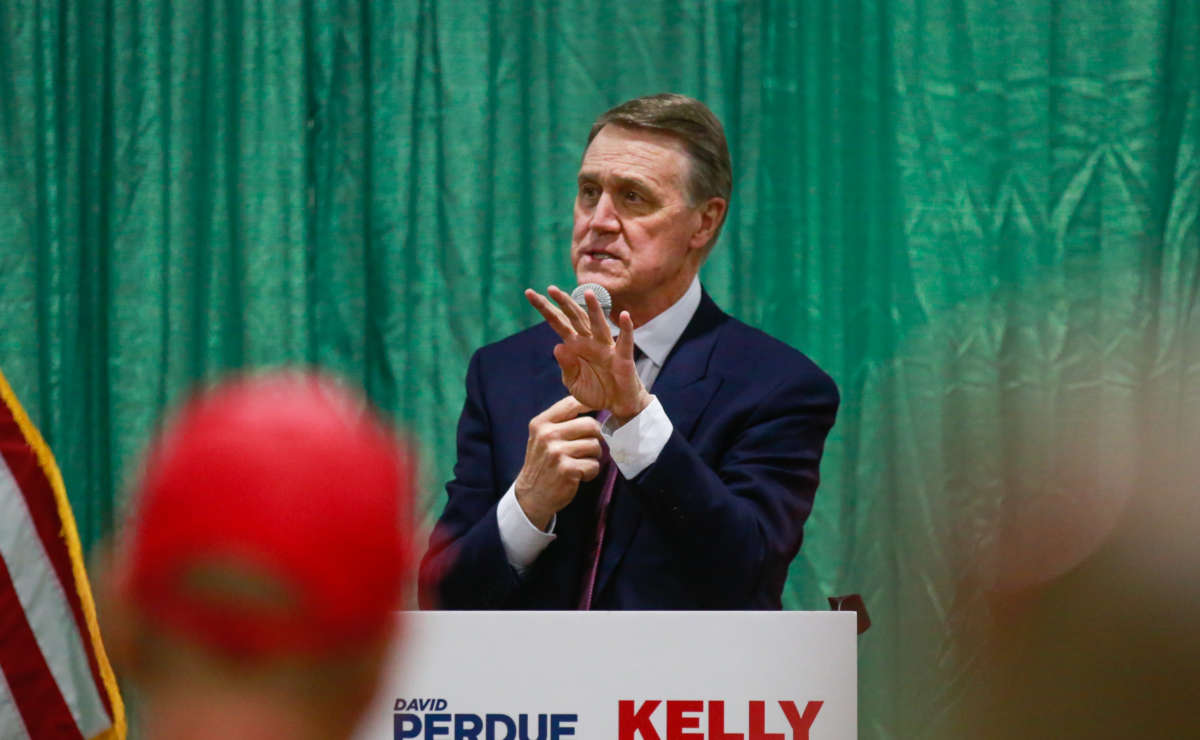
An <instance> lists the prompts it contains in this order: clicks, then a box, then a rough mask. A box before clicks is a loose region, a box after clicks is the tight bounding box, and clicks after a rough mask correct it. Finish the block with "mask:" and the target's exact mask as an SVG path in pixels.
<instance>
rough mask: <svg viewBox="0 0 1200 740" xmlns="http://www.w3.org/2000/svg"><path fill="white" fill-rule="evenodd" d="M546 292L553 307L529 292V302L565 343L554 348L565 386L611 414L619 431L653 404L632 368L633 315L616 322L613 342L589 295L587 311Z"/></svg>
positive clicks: (552, 289)
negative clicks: (619, 426)
mask: <svg viewBox="0 0 1200 740" xmlns="http://www.w3.org/2000/svg"><path fill="white" fill-rule="evenodd" d="M546 292H547V293H549V294H550V297H551V298H553V299H554V303H551V302H550V300H549V299H547V298H546V297H545V296H543V295H541V294H540V293H538V292H537V291H534V290H526V291H525V298H526V299H527V300H528V301H529V303H530V305H532V306H533V307H534V308H535V309H537V311H538V313H540V314H541V315H542V316H543V317H544V318H545V319H546V321H547V323H549V324H550V326H551V328H553V329H554V331H555V332H556V333H557V334H558V336H559V337H560V338H561V339H562V344H560V345H558V346H556V347H555V348H554V359H555V360H557V361H558V366H559V368H560V369H561V370H562V381H563V385H564V386H566V388H567V390H568V391H570V393H571V395H572V396H574V397H575V398H576V399H577V400H579V402H580V403H582V404H585V405H586V406H588V407H589V408H593V409H608V410H609V411H610V412H612V415H613V419H614V421H615V422H616V423H617V424H618V425H619V424H624V423H625V422H626V421H628V420H629V419H631V418H633V417H634V416H637V415H638V414H639V413H641V411H642V409H644V408H646V406H647V405H649V403H650V393H649V392H648V391H647V390H646V388H645V386H643V385H642V381H641V380H640V379H639V378H638V375H637V368H636V367H635V365H634V361H633V319H632V318H630V316H629V312H628V311H622V312H621V314H620V316H619V317H618V318H617V327H618V328H619V329H620V335H619V336H618V338H617V339H616V340H615V341H614V340H613V337H612V332H611V330H610V329H609V325H608V321H606V320H605V318H604V311H603V309H601V308H600V302H599V301H598V300H596V296H595V295H594V294H593V293H592V292H591V291H590V290H589V291H587V292H586V293H585V294H584V299H585V300H586V302H587V311H584V310H583V308H581V307H580V306H579V305H578V304H576V303H575V301H573V300H571V296H569V295H567V294H566V293H565V292H563V291H562V290H560V289H558V288H557V287H555V286H553V285H551V286H550V287H549V288H548V289H547V291H546ZM555 303H557V304H558V305H557V306H556V305H555Z"/></svg>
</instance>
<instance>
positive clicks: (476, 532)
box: [420, 293, 838, 609]
mask: <svg viewBox="0 0 1200 740" xmlns="http://www.w3.org/2000/svg"><path fill="white" fill-rule="evenodd" d="M558 342H559V338H558V336H557V335H556V334H555V333H554V331H553V330H552V329H551V328H550V327H549V325H548V324H545V323H542V324H538V325H537V326H534V327H532V328H530V329H526V330H525V331H522V332H519V333H517V334H514V335H512V336H510V337H508V338H507V339H504V340H501V341H499V342H497V343H495V344H491V345H488V346H486V347H484V348H482V349H480V350H479V351H478V352H476V353H475V355H474V356H473V357H472V358H471V363H470V367H469V369H468V371H467V399H466V403H465V405H464V407H463V412H462V417H461V419H460V420H459V426H458V462H457V464H456V465H455V468H454V479H453V480H452V481H450V482H449V483H448V484H447V485H446V490H447V493H448V500H447V503H446V508H445V510H444V511H443V513H442V516H441V518H440V520H439V521H438V523H437V525H436V527H435V528H434V531H433V533H432V535H431V537H430V544H429V550H428V552H427V553H426V555H425V557H424V559H423V561H422V563H421V574H420V602H421V605H422V607H423V608H443V609H574V608H575V607H576V604H577V602H578V599H579V593H580V590H581V589H580V586H581V581H582V574H583V571H584V567H585V554H586V552H587V550H588V548H589V545H590V540H591V537H592V535H593V532H594V530H595V526H596V515H595V508H596V500H597V497H598V494H599V489H600V486H601V479H602V478H603V475H601V476H599V477H597V479H595V480H593V481H591V482H589V483H585V484H583V485H581V486H580V488H579V492H578V493H577V494H576V496H575V499H574V500H573V501H572V502H571V503H570V504H568V505H567V506H566V508H564V509H563V510H562V511H560V512H559V513H558V520H557V524H556V527H555V533H556V534H557V536H558V537H557V539H556V540H554V541H553V542H552V543H551V544H550V545H549V546H548V547H547V548H546V549H545V550H544V551H543V552H542V553H541V555H540V556H539V557H538V559H537V560H536V561H535V562H534V563H533V564H532V565H531V566H530V567H529V568H528V569H527V570H526V571H525V573H524V574H522V575H518V574H517V572H516V571H515V570H514V569H513V568H512V566H510V565H509V563H508V559H507V558H506V556H505V553H504V548H503V545H502V544H501V542H500V532H499V526H498V524H497V519H496V505H497V503H498V502H499V501H500V498H501V497H502V496H503V495H504V493H505V491H507V490H508V487H509V486H510V485H511V484H512V482H513V481H514V480H515V479H516V477H517V473H518V472H519V471H520V469H521V465H522V463H523V461H524V458H525V444H526V440H527V439H528V435H529V421H530V419H532V418H533V417H534V416H535V415H537V414H539V413H541V412H542V411H544V410H545V409H546V408H548V407H549V406H550V405H551V404H553V403H554V402H556V401H558V400H559V399H561V398H563V397H564V396H565V395H566V394H567V392H566V390H565V388H564V387H563V385H562V378H561V374H560V371H559V368H558V365H557V363H556V362H555V360H554V356H553V354H552V350H553V348H554V345H556V344H557V343H558ZM651 392H652V393H654V395H656V396H657V397H658V399H659V401H660V402H661V403H662V405H663V408H664V409H665V411H666V413H667V416H668V418H670V420H671V423H672V425H673V426H674V431H673V432H672V433H671V437H670V440H669V441H668V442H667V445H666V447H665V448H664V449H663V451H662V453H661V454H660V455H659V457H658V459H657V460H656V461H655V462H654V463H653V464H651V465H650V466H649V467H648V468H646V469H645V470H644V471H642V472H641V473H640V474H639V475H637V476H636V477H635V478H633V479H632V480H625V479H624V477H623V476H621V475H618V476H617V486H616V488H615V490H614V493H613V499H612V503H611V506H610V514H609V516H610V518H609V522H608V525H607V530H606V534H605V542H604V548H603V550H602V555H601V561H600V568H599V571H598V575H597V580H596V588H595V592H594V595H593V601H592V604H593V608H596V609H779V608H780V607H781V597H782V592H783V585H784V581H785V579H786V578H787V569H788V565H789V564H790V563H791V561H792V559H793V558H794V557H795V555H796V552H797V551H798V550H799V549H800V541H801V537H802V535H803V525H804V521H805V519H806V518H807V516H808V513H809V511H810V510H811V509H812V503H813V494H814V492H815V491H816V489H817V481H818V467H819V464H820V460H821V452H822V449H823V447H824V444H825V437H826V434H827V433H828V432H829V429H830V427H831V426H833V422H834V417H835V415H836V413H837V406H838V393H837V388H836V386H835V385H834V383H833V381H832V380H831V379H830V378H829V376H828V375H826V374H825V373H824V372H822V371H821V369H820V368H818V367H817V366H816V365H815V364H813V362H812V361H811V360H809V359H808V358H807V357H805V356H804V355H803V354H801V353H800V352H798V351H796V350H794V349H792V348H791V347H789V346H787V345H785V344H783V343H782V342H780V341H778V340H776V339H773V338H771V337H770V336H768V335H766V334H764V333H763V332H761V331H758V330H757V329H753V328H751V327H749V326H747V325H746V324H743V323H742V322H740V321H738V320H736V319H734V318H732V317H730V316H728V315H727V314H725V313H724V312H722V311H721V310H720V309H719V308H718V307H717V305H716V304H715V303H713V301H712V299H711V298H709V297H708V295H707V293H705V294H704V295H703V296H702V298H701V301H700V306H699V308H698V309H697V310H696V314H695V315H694V316H693V317H692V320H691V322H690V323H689V324H688V326H687V328H686V329H685V330H684V333H683V335H682V336H681V337H680V339H679V341H678V342H677V343H676V345H675V347H674V348H673V349H672V350H671V353H670V355H669V356H668V357H667V359H666V362H665V363H664V365H663V367H662V370H661V372H660V373H659V376H658V378H657V379H656V380H655V382H654V386H653V388H651Z"/></svg>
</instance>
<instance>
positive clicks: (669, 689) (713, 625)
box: [355, 612, 858, 740]
mask: <svg viewBox="0 0 1200 740" xmlns="http://www.w3.org/2000/svg"><path fill="white" fill-rule="evenodd" d="M401 618H402V619H403V620H404V632H405V641H404V643H403V646H402V647H401V648H400V649H399V651H398V652H397V654H396V655H395V656H394V659H393V662H392V665H391V668H390V673H389V674H388V677H387V678H386V679H385V682H384V685H383V687H382V688H381V691H380V694H379V695H378V696H377V697H376V700H375V702H374V703H373V704H372V705H371V707H370V709H369V710H368V712H367V715H366V717H365V719H364V721H363V724H362V726H361V727H360V729H359V732H358V733H357V735H356V736H355V737H356V738H357V739H358V740H402V739H408V738H419V739H420V740H426V739H430V740H432V739H436V738H444V739H446V740H539V739H540V740H559V739H560V738H582V739H583V740H700V739H701V738H705V739H707V740H797V739H798V738H812V739H813V740H852V738H855V737H856V735H857V711H858V707H857V701H858V693H857V677H858V669H857V645H856V626H857V622H856V616H855V614H854V613H853V612H412V613H406V614H404V615H402V617H401Z"/></svg>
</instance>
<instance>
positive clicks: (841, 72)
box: [0, 0, 1200, 738]
mask: <svg viewBox="0 0 1200 740" xmlns="http://www.w3.org/2000/svg"><path fill="white" fill-rule="evenodd" d="M663 90H674V91H679V92H683V93H687V94H690V95H693V96H696V97H699V98H701V99H703V100H705V101H707V102H708V103H709V104H710V105H711V106H712V108H713V109H714V110H715V111H716V113H717V114H718V115H719V116H720V117H721V118H722V120H723V121H724V122H725V124H726V127H727V133H728V137H729V142H730V146H731V148H732V153H733V160H734V167H735V170H736V178H735V188H734V199H733V205H732V209H731V212H730V217H729V222H728V225H727V226H726V228H725V231H724V234H723V236H722V237H721V241H720V244H719V245H718V246H717V248H716V249H715V251H714V252H713V255H712V257H711V259H710V260H709V263H708V265H707V266H706V267H705V269H704V272H703V279H704V282H705V285H706V286H707V288H708V290H709V291H710V292H711V293H712V294H713V296H714V297H715V298H716V300H717V301H718V302H719V303H720V304H721V305H722V306H724V307H725V308H726V309H727V310H729V311H730V312H731V313H733V314H734V315H736V316H738V317H739V318H742V319H744V320H746V321H748V322H749V323H751V324H754V325H757V326H759V327H761V328H763V329H765V330H767V331H768V332H770V333H772V334H774V335H776V336H778V337H781V338H782V339H783V340H785V341H787V342H788V343H790V344H792V345H794V346H796V347H798V348H800V349H802V350H803V351H805V352H806V353H808V354H809V355H810V356H811V357H813V358H814V359H815V360H816V361H817V362H818V363H820V365H821V366H823V367H824V368H825V369H826V370H828V371H829V373H830V374H831V375H832V376H833V377H834V378H835V379H836V380H837V382H838V384H839V386H840V388H841V390H842V394H843V399H844V401H843V407H842V410H841V414H840V416H839V419H838V422H837V426H836V427H835V428H834V430H833V433H832V436H831V438H830V440H829V445H828V449H827V453H826V456H825V459H824V462H823V465H822V473H823V481H822V484H821V488H820V491H819V493H818V496H817V502H816V508H815V510H814V512H813V515H812V518H811V520H810V522H809V525H808V528H807V532H808V534H807V537H806V540H805V544H804V549H803V551H802V553H801V555H800V557H799V558H798V559H797V561H796V562H795V564H794V567H793V568H792V572H791V578H790V580H789V583H788V590H787V593H786V596H785V599H786V604H787V605H788V606H789V607H792V608H821V607H822V598H823V597H824V596H825V595H829V594H834V593H843V592H848V591H858V592H862V593H863V595H864V597H865V599H866V603H867V605H868V607H869V608H870V610H871V612H872V616H873V618H874V622H875V627H874V628H873V629H872V630H871V632H869V633H867V634H866V635H865V636H864V637H863V638H861V643H860V655H861V658H860V660H861V679H862V693H861V708H862V709H861V713H862V732H863V736H864V737H904V738H909V737H920V736H922V735H923V734H928V733H932V732H935V731H936V730H937V727H938V725H939V722H941V721H942V719H941V718H942V716H943V715H944V714H945V712H946V710H947V709H948V708H953V707H954V706H956V705H957V703H958V702H959V699H960V695H961V694H962V692H963V690H964V689H963V688H962V687H963V685H964V684H965V683H967V682H968V679H969V678H970V676H971V670H972V668H971V666H972V665H973V660H972V658H973V654H972V653H971V650H970V649H967V650H964V649H963V647H962V644H961V643H960V642H958V641H957V637H956V636H958V635H960V634H963V633H969V632H970V627H971V625H974V624H978V621H977V619H976V617H973V616H972V615H978V614H984V615H986V612H987V610H986V609H982V608H977V607H978V606H979V603H980V601H979V600H980V599H981V598H983V597H982V596H981V595H986V594H988V593H991V592H993V591H994V590H995V589H996V588H1000V587H1005V588H1017V589H1020V588H1024V587H1026V586H1029V585H1030V584H1036V583H1040V582H1044V581H1045V580H1046V579H1052V578H1055V577H1058V576H1060V575H1062V574H1063V573H1065V572H1067V571H1069V570H1070V569H1071V568H1072V567H1074V566H1075V565H1076V564H1077V563H1079V562H1081V561H1082V560H1084V559H1086V557H1088V556H1089V554H1090V553H1092V552H1094V551H1095V550H1096V548H1097V547H1098V546H1099V544H1100V543H1103V542H1104V541H1105V538H1106V536H1107V533H1109V532H1111V531H1113V530H1114V529H1115V528H1116V527H1117V524H1115V522H1117V521H1118V519H1119V517H1120V516H1121V515H1122V513H1123V512H1125V511H1126V510H1128V509H1129V508H1130V507H1129V506H1128V501H1129V500H1130V497H1131V496H1135V495H1141V493H1142V492H1144V491H1146V490H1149V489H1150V488H1153V487H1154V486H1157V485H1160V484H1164V485H1170V484H1171V483H1172V480H1173V479H1171V480H1166V481H1165V483H1164V481H1160V480H1156V479H1154V476H1155V475H1160V474H1159V473H1157V472H1155V471H1161V470H1164V469H1170V468H1169V465H1168V466H1166V467H1164V466H1163V465H1162V464H1160V463H1161V460H1159V459H1158V456H1160V455H1167V456H1170V455H1171V454H1172V453H1173V452H1174V453H1181V452H1183V451H1186V450H1189V449H1190V450H1195V449H1197V446H1198V442H1200V430H1198V429H1197V421H1196V420H1197V419H1200V398H1198V390H1197V389H1198V388H1200V338H1198V332H1200V329H1198V322H1200V316H1198V312H1200V308H1198V306H1200V298H1198V294H1200V262H1198V259H1200V224H1198V216H1197V214H1198V212H1200V150H1198V148H1200V10H1198V4H1197V3H1196V2H1192V1H1191V0H1187V1H1182V0H1180V1H1173V0H1111V1H1109V2H1095V0H1015V1H1014V0H1005V1H1000V0H972V1H969V2H963V1H962V0H887V1H884V0H861V1H860V2H842V1H841V0H823V1H816V0H814V1H813V2H791V1H789V2H770V1H766V2H728V1H721V2H697V1H694V0H675V1H674V2H663V1H659V0H648V1H645V2H635V3H596V2H584V1H583V0H563V1H561V2H552V3H545V2H540V1H533V0H521V1H516V0H514V1H513V2H486V3H485V2H457V1H456V2H437V1H435V0H399V1H396V2H371V1H370V0H359V1H357V2H352V1H350V0H343V1H341V2H337V1H335V0H194V1H192V0H188V1H186V2H185V1H183V0H4V2H3V3H0V367H3V371H4V373H5V374H6V375H7V376H8V378H9V379H10V381H11V383H12V386H13V388H14V389H15V391H16V392H17V394H18V395H19V396H20V397H21V399H22V400H23V401H24V403H25V405H26V407H27V408H28V410H29V412H30V414H31V415H32V416H33V417H34V420H35V422H36V423H37V425H38V426H39V427H40V428H41V430H42V432H43V434H44V436H45V437H46V439H47V440H48V441H49V443H50V445H51V446H52V447H53V449H54V452H55V455H56V456H57V458H58V460H59V462H60V464H61V467H62V471H63V474H64V477H65V479H66V484H67V489H68V491H69V492H70V497H71V499H72V501H73V503H74V506H75V512H76V516H77V518H78V520H79V528H80V533H81V535H82V537H83V540H84V543H85V546H86V545H91V544H94V543H95V542H97V540H98V539H99V538H100V537H102V536H103V535H105V534H106V533H108V532H109V531H110V530H111V529H112V528H113V526H114V524H115V522H116V520H117V519H118V518H119V517H118V512H119V511H120V508H121V505H122V501H123V498H124V493H123V490H122V484H123V481H124V480H125V479H126V477H127V476H128V472H129V470H130V467H131V465H132V464H133V463H134V462H135V457H136V451H137V450H138V448H139V447H140V446H141V445H142V444H143V442H144V441H145V439H146V437H147V435H148V434H149V433H150V431H151V429H152V427H153V425H154V423H155V420H156V419H157V418H158V417H159V415H160V413H161V412H162V411H163V410H164V409H166V408H168V407H169V405H170V404H171V403H172V402H173V401H174V400H176V399H178V398H179V396H180V394H181V393H182V392H183V391H185V390H186V389H187V388H188V387H189V386H191V385H192V384H193V383H195V382H196V381H198V380H200V379H202V378H210V377H213V376H216V375H219V374H220V373H223V372H225V371H228V370H233V369H236V368H244V367H258V366H263V365H274V364H279V363H308V364H314V365H319V366H321V367H324V368H328V369H330V370H333V371H336V372H339V373H341V374H343V375H345V376H346V377H347V378H349V379H350V380H351V381H352V382H354V383H359V384H361V385H362V386H364V387H365V388H366V389H367V391H368V392H369V394H370V396H371V398H373V399H374V400H375V401H376V402H377V403H378V404H379V405H380V406H381V407H382V408H383V409H385V410H386V411H388V412H390V413H391V414H393V415H394V417H395V419H396V421H397V423H398V424H400V425H403V426H404V427H406V428H407V429H409V430H411V432H412V433H413V434H414V435H415V436H416V438H417V439H419V440H420V450H421V455H422V461H423V463H424V480H425V497H424V499H423V504H424V506H425V508H426V513H427V518H428V519H432V517H433V516H434V515H436V513H437V512H438V511H439V510H440V508H441V506H442V504H443V501H444V493H443V492H442V489H441V484H442V483H443V482H444V480H445V479H446V477H447V476H448V475H449V473H450V469H451V466H452V461H453V457H454V449H453V441H454V425H455V420H456V418H457V415H458V412H459V409H460V404H461V402H462V399H463V382H462V381H463V374H464V371H465V368H466V362H467V359H468V357H469V355H470V353H471V352H472V351H473V350H474V349H475V348H476V347H479V346H480V345H482V344H483V343H485V342H488V341H492V340H495V339H498V338H500V337H502V336H504V335H506V334H508V333H510V332H512V331H515V330H517V329H520V328H522V327H524V326H527V325H529V324H531V323H533V322H534V321H535V320H536V318H537V317H536V316H535V314H534V313H533V311H532V310H531V309H530V308H529V307H528V306H527V305H526V304H525V302H524V300H523V298H522V296H521V291H522V290H523V289H524V288H526V287H530V286H532V287H535V288H544V287H545V286H546V285H547V284H548V283H551V282H557V283H558V284H560V285H562V284H569V283H570V282H571V276H570V270H569V264H568V261H567V250H568V244H569V236H570V234H569V232H570V221H571V201H572V197H573V191H574V183H573V178H574V173H575V169H576V167H577V164H578V161H579V157H580V154H581V150H582V147H583V144H584V139H585V136H586V133H587V130H588V126H589V124H590V122H591V120H592V118H593V117H594V116H595V115H597V114H598V113H600V112H601V111H603V110H604V109H605V108H607V107H608V106H610V105H612V104H615V103H617V102H619V101H621V100H623V99H625V98H628V97H631V96H635V95H640V94H644V93H652V92H658V91H663ZM1146 430H1152V433H1151V432H1147V431H1146ZM1160 477H1161V475H1160ZM931 687H936V688H931Z"/></svg>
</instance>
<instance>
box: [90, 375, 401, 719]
mask: <svg viewBox="0 0 1200 740" xmlns="http://www.w3.org/2000/svg"><path fill="white" fill-rule="evenodd" d="M411 480H412V476H411V469H410V464H409V461H408V457H407V456H406V454H405V453H404V451H403V448H402V447H401V446H400V445H399V444H398V442H397V440H396V439H395V438H394V437H393V436H392V434H391V433H390V432H389V431H388V429H387V428H385V427H384V425H383V424H382V423H381V422H380V421H379V420H377V419H376V418H375V416H374V415H373V414H372V413H371V411H370V409H369V408H368V407H367V405H366V404H365V403H364V402H363V401H362V400H361V399H359V398H357V397H356V396H354V395H353V394H351V393H349V392H348V391H347V390H345V389H344V388H342V387H341V386H339V385H338V384H336V383H334V382H332V381H331V380H329V379H327V378H324V377H320V376H314V375H311V374H305V373H300V372H274V373H268V374H264V375H260V376H248V377H244V378H239V379H235V380H232V381H230V382H226V383H224V384H221V385H219V386H217V387H216V388H215V389H212V390H210V391H208V392H205V393H201V394H200V395H198V396H196V397H195V398H193V399H192V400H191V401H190V402H188V403H187V404H186V405H185V406H184V407H183V408H182V409H181V411H180V412H179V413H178V414H177V415H176V416H175V418H174V419H172V420H171V421H170V422H169V423H168V424H167V426H166V427H165V429H164V431H163V432H162V434H161V435H160V436H159V437H158V438H157V439H156V440H154V441H153V442H152V444H151V445H150V448H149V451H148V453H147V455H146V458H145V462H144V467H143V470H142V471H141V475H140V478H139V480H138V482H137V484H136V487H135V489H134V491H133V498H132V515H131V518H130V520H129V522H128V524H127V526H126V527H125V529H124V531H123V532H122V536H121V537H120V538H119V541H118V542H117V543H116V547H115V548H114V552H113V553H112V555H111V562H110V563H108V565H107V567H106V568H105V569H104V570H105V574H104V576H103V577H102V584H101V592H102V593H103V594H104V598H103V606H104V607H105V608H104V609H103V614H102V617H104V618H105V623H104V627H105V629H106V638H107V640H108V641H109V643H110V644H111V646H112V652H113V653H114V658H115V662H116V663H117V666H118V671H119V673H120V674H121V675H122V676H123V677H124V678H127V679H130V680H132V681H133V682H134V683H135V685H136V686H137V688H138V689H139V690H140V696H141V699H142V701H141V705H140V709H141V711H140V712H139V714H140V715H141V719H142V721H141V723H140V724H141V727H142V729H143V731H144V732H143V735H142V736H144V737H147V738H171V739H172V740H187V738H283V737H286V738H325V739H327V738H340V737H349V736H350V735H351V733H352V732H353V730H354V728H355V726H356V723H357V720H358V716H359V714H360V713H361V712H362V711H363V709H364V708H365V707H366V705H367V703H368V702H369V700H370V699H371V697H372V695H373V694H374V692H375V689H376V685H377V682H378V680H379V678H380V671H381V668H382V665H383V661H384V658H385V655H386V652H387V648H388V645H389V643H390V640H391V639H392V637H393V633H394V631H395V625H396V620H395V617H394V611H393V610H394V609H396V608H398V606H399V605H400V602H401V598H402V591H403V590H404V588H405V585H406V584H405V580H406V573H407V572H408V568H407V566H408V563H409V561H410V559H411V556H410V552H409V549H410V541H411V530H410V527H411V524H410V504H411V497H412V490H411Z"/></svg>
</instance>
